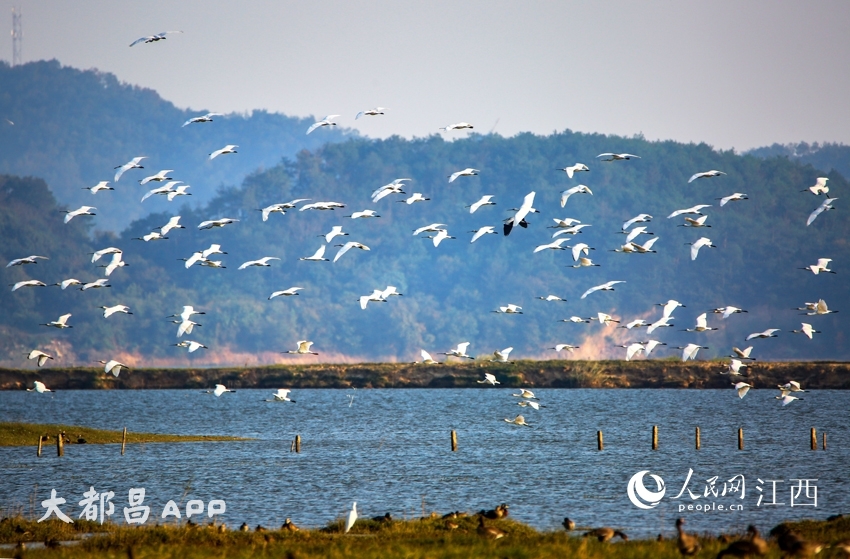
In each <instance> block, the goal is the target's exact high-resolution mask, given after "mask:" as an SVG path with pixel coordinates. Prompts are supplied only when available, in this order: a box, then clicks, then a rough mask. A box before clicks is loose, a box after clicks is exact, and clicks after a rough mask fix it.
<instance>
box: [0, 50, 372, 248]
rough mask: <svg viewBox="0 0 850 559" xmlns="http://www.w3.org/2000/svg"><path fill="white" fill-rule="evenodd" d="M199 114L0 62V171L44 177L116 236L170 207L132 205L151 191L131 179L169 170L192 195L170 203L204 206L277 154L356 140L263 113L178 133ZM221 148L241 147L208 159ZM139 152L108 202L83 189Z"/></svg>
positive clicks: (111, 83)
mask: <svg viewBox="0 0 850 559" xmlns="http://www.w3.org/2000/svg"><path fill="white" fill-rule="evenodd" d="M209 110H210V111H215V107H209ZM206 112H208V111H207V109H199V110H191V111H189V110H182V109H178V108H177V107H175V106H174V105H173V104H172V103H170V102H168V101H165V100H164V99H162V98H161V97H160V96H159V95H158V94H157V93H156V92H155V91H154V90H152V89H147V88H142V87H138V86H131V85H128V84H126V83H121V82H119V81H118V79H117V78H116V77H115V76H114V75H113V74H110V73H105V72H98V71H97V70H78V69H75V68H70V67H67V66H65V67H63V66H61V65H60V64H59V62H58V61H56V60H51V61H39V62H31V63H27V64H23V65H20V66H15V67H11V66H10V65H9V64H8V63H6V62H0V173H6V174H14V175H18V176H37V177H41V178H43V179H45V180H46V181H47V183H48V184H50V188H51V190H52V191H53V194H54V195H55V196H56V198H57V200H58V201H59V203H60V204H66V205H69V206H73V207H78V206H80V205H83V204H86V205H91V206H96V207H97V208H98V210H99V213H98V217H97V218H96V221H95V222H96V227H97V228H98V229H103V230H112V231H116V232H117V231H120V230H121V229H123V228H124V227H125V226H126V224H127V223H129V221H130V220H132V219H137V218H140V217H143V216H144V215H147V214H148V213H150V212H151V211H163V210H165V209H166V208H167V207H168V203H167V202H166V201H165V200H164V199H161V197H155V198H154V199H150V200H146V201H145V203H144V204H142V205H139V204H138V202H139V200H140V199H141V197H142V195H143V194H144V193H145V192H147V190H148V189H149V188H150V187H153V186H156V185H155V184H153V185H151V186H150V187H149V188H144V187H141V186H140V185H139V183H138V182H137V181H138V180H140V179H141V178H143V177H145V176H147V175H152V174H154V173H156V172H157V171H159V170H161V169H174V173H173V175H172V176H173V177H174V178H175V179H178V180H182V181H184V183H186V184H190V185H191V188H190V189H189V190H188V192H190V193H191V194H192V196H189V197H183V198H182V199H180V198H179V199H178V200H175V202H173V203H172V206H174V207H177V206H178V205H182V204H183V203H186V202H190V203H191V204H192V205H197V204H203V203H206V202H208V201H209V200H210V199H211V198H212V197H213V196H214V195H215V193H216V191H217V189H218V188H219V187H220V186H222V185H226V186H227V185H238V184H240V183H241V182H242V180H243V178H244V177H245V176H246V175H248V174H249V173H252V172H254V171H256V170H257V169H262V168H269V167H273V166H275V165H277V164H278V163H279V162H280V160H281V158H282V157H293V156H294V155H295V154H296V153H297V152H298V151H300V150H302V149H315V148H317V147H319V146H321V145H322V144H324V143H325V142H329V141H331V142H333V141H339V140H341V139H343V138H345V137H347V136H352V135H354V136H356V133H355V132H353V131H350V130H337V129H334V130H329V129H325V130H320V131H316V132H314V133H313V134H311V135H309V136H307V135H306V131H307V128H308V127H309V126H310V125H311V124H312V123H313V122H314V120H313V119H310V118H294V117H287V116H284V115H281V114H276V113H268V112H266V111H253V112H252V113H251V114H250V115H239V114H229V115H226V116H224V117H216V118H215V120H214V121H213V122H209V123H199V124H192V125H189V126H186V127H185V128H183V127H182V124H183V123H184V122H185V121H186V120H188V119H189V118H191V117H194V116H198V115H201V114H204V113H206ZM334 128H336V127H334ZM227 144H237V145H239V153H238V155H235V156H234V155H231V156H221V157H219V158H216V159H215V160H213V161H207V157H208V155H209V154H210V153H211V152H213V151H214V150H217V149H219V148H221V147H224V146H225V145H227ZM142 155H144V156H147V157H148V158H147V159H145V160H144V161H143V163H142V164H143V165H144V167H145V168H144V169H143V170H133V171H130V172H128V173H127V174H125V175H124V176H123V177H122V178H121V180H120V181H119V182H118V183H117V184H115V185H112V186H114V187H115V188H116V190H115V192H111V193H110V194H112V196H110V197H109V198H106V197H103V196H102V194H103V193H101V194H100V195H92V194H91V193H89V192H88V191H86V190H83V188H84V187H90V186H94V185H95V184H97V183H98V182H100V181H104V180H105V181H109V182H110V184H112V178H113V175H114V172H115V171H114V170H113V167H115V166H116V165H121V164H123V163H126V162H127V161H129V160H130V159H132V158H133V157H136V156H142Z"/></svg>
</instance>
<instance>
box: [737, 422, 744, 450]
mask: <svg viewBox="0 0 850 559" xmlns="http://www.w3.org/2000/svg"><path fill="white" fill-rule="evenodd" d="M738 450H744V428H743V427H738Z"/></svg>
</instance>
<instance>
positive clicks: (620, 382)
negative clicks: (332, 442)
mask: <svg viewBox="0 0 850 559" xmlns="http://www.w3.org/2000/svg"><path fill="white" fill-rule="evenodd" d="M725 363H728V360H714V361H689V362H687V363H682V362H681V361H680V360H679V359H677V358H668V359H649V360H641V361H629V362H627V361H617V360H612V361H563V360H552V361H515V362H511V363H489V362H486V361H473V362H467V363H448V364H440V365H423V364H412V363H358V364H316V365H272V366H264V367H259V366H257V367H216V368H184V369H153V368H147V369H143V368H139V369H132V370H130V371H128V372H122V373H121V375H120V376H119V377H118V378H115V377H113V376H112V375H106V374H104V372H103V370H102V369H99V368H97V369H93V368H44V369H0V390H23V389H24V388H28V387H32V383H33V381H35V380H40V381H42V382H44V383H45V384H46V385H47V386H48V387H49V388H52V389H54V390H78V389H86V390H91V389H106V390H109V389H175V388H211V387H212V386H213V385H215V384H216V383H222V384H225V385H227V386H228V387H229V388H234V389H235V388H271V389H276V388H282V387H286V388H351V387H354V388H474V387H478V388H480V387H481V386H482V385H480V384H478V383H477V381H478V380H479V379H481V378H483V376H484V373H485V372H487V373H492V374H494V375H495V376H496V378H497V379H498V380H499V382H501V385H502V386H503V387H507V388H516V387H520V386H524V387H530V388H534V387H537V388H728V387H729V382H730V380H733V379H734V378H742V377H730V376H729V375H723V374H720V372H721V371H725V370H726V365H725ZM743 378H745V379H746V382H748V383H750V384H752V385H753V386H755V387H757V388H763V387H774V386H775V385H776V384H784V383H786V382H788V380H791V379H793V380H797V381H798V382H800V383H801V384H803V385H804V386H805V387H807V388H812V389H845V390H846V389H850V363H845V362H758V361H756V362H751V363H750V365H749V367H747V369H746V370H745V371H744V377H743Z"/></svg>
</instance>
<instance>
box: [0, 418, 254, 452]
mask: <svg viewBox="0 0 850 559" xmlns="http://www.w3.org/2000/svg"><path fill="white" fill-rule="evenodd" d="M62 432H64V433H65V435H66V437H67V439H69V440H70V443H69V442H66V443H65V444H80V443H78V440H79V439H80V438H82V439H83V440H85V444H121V441H122V437H123V433H122V432H121V431H105V430H102V429H92V428H90V427H81V426H79V425H51V424H41V423H10V422H0V446H35V445H36V444H37V443H38V437H39V436H45V435H46V436H49V437H50V438H49V439H48V440H46V441H45V442H44V444H45V445H49V444H54V445H55V444H56V437H57V436H58V434H59V433H62ZM244 440H249V439H243V438H239V437H223V436H212V435H163V434H157V433H133V432H132V431H129V432H128V433H127V443H128V444H138V443H188V442H211V441H244Z"/></svg>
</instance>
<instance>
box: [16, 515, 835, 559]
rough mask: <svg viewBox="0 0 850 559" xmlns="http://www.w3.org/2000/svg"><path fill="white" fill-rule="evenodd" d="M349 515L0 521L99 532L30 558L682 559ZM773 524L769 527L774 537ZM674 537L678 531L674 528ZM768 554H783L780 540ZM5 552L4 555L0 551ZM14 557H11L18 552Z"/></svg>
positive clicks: (473, 521) (824, 530)
mask: <svg viewBox="0 0 850 559" xmlns="http://www.w3.org/2000/svg"><path fill="white" fill-rule="evenodd" d="M342 525H343V522H342V520H341V519H340V520H337V521H334V522H331V523H330V524H328V525H327V526H325V527H323V528H320V529H317V530H303V529H302V530H300V531H298V532H288V531H281V530H276V529H274V527H269V528H270V529H267V530H264V531H257V530H255V529H252V530H251V531H248V532H241V531H238V530H234V529H233V528H235V527H230V528H229V529H225V530H222V529H220V527H219V526H214V525H201V526H194V525H192V526H189V525H186V524H183V525H180V526H177V525H162V526H155V525H151V526H142V527H137V528H130V527H126V526H116V525H111V524H105V525H104V526H100V525H98V524H95V523H92V522H80V521H78V522H75V523H74V524H64V523H62V522H59V521H57V520H51V521H48V522H44V523H43V524H37V523H35V522H33V521H28V520H24V519H22V518H21V517H14V518H7V519H3V520H2V521H0V542H4V543H17V542H36V541H45V540H58V541H62V540H68V539H74V538H78V537H79V536H80V534H81V533H83V532H89V533H92V532H103V533H98V534H95V535H93V536H91V537H89V538H87V539H85V540H83V541H82V542H80V543H79V544H76V545H65V546H61V547H59V548H58V549H33V548H32V546H30V549H27V550H26V554H27V555H26V556H27V557H31V558H32V557H63V558H79V559H101V558H107V557H111V558H116V557H119V558H123V557H129V558H131V559H141V558H157V559H169V558H174V559H178V558H179V559H182V558H186V559H195V558H198V559H200V558H210V557H215V558H222V559H223V558H246V559H247V558H254V557H281V558H299V559H312V558H325V557H328V558H340V559H342V558H346V557H363V558H366V559H383V558H387V557H406V558H416V559H419V558H422V559H424V558H426V557H429V558H452V559H454V558H457V559H461V558H464V559H465V558H479V557H480V558H484V557H488V558H489V557H505V558H511V559H526V558H531V557H535V558H536V557H540V558H555V557H558V558H563V557H575V558H582V559H603V558H613V559H674V558H678V557H681V555H680V554H679V551H678V549H677V547H676V540H675V538H673V537H671V538H670V539H666V540H664V541H655V540H654V539H653V540H629V541H627V542H621V541H617V542H616V543H600V542H598V541H596V539H594V538H582V537H580V536H581V532H572V533H571V534H568V533H566V532H563V531H556V532H538V531H536V530H534V529H533V528H531V527H529V526H526V525H524V524H522V523H519V522H516V521H513V520H511V519H503V520H490V521H487V525H488V526H495V527H497V528H499V529H500V530H503V531H504V532H505V533H506V535H505V537H503V538H501V539H498V540H495V541H492V540H486V539H483V538H482V537H481V536H479V535H478V532H477V526H478V520H477V517H475V516H469V517H465V518H457V519H452V520H443V519H441V518H426V519H421V520H402V521H392V522H377V521H373V520H359V521H358V522H357V523H356V524H355V525H354V527H353V528H352V530H351V532H350V533H349V534H343V533H342ZM788 525H789V526H790V527H791V528H792V529H793V530H795V531H796V532H798V533H799V534H800V535H801V536H802V537H804V538H805V539H808V540H812V541H818V542H821V543H825V544H835V543H838V542H840V541H843V540H846V539H847V538H848V537H850V518H840V519H837V520H834V521H828V522H824V521H803V522H794V523H788ZM768 529H769V527H763V531H764V534H763V535H764V536H765V537H767V532H768ZM669 533H670V534H672V533H673V527H672V526H671V528H670V531H669ZM700 541H701V544H702V550H701V551H700V552H699V554H698V555H697V556H696V557H705V558H708V557H715V556H716V555H717V553H718V552H719V551H720V550H721V549H724V548H725V547H726V546H727V545H728V544H726V543H722V542H721V541H719V540H718V538H716V537H713V536H709V535H701V536H700ZM770 545H771V550H770V552H769V553H768V554H767V555H766V556H765V557H768V558H779V557H781V556H782V553H781V552H780V550H779V548H778V546H777V545H776V542H771V543H770ZM0 553H2V552H0ZM8 555H10V556H11V555H12V553H11V550H10V553H9V554H8ZM818 557H824V558H830V557H843V554H841V552H840V551H839V550H838V549H837V548H827V549H825V550H824V551H823V552H822V553H821V554H820V555H819V556H818Z"/></svg>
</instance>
